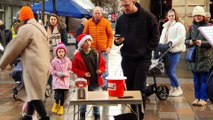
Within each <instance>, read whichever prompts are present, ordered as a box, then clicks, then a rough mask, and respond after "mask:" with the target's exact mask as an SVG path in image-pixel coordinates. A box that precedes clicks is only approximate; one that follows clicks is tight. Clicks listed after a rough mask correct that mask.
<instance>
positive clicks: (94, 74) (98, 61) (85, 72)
mask: <svg viewBox="0 0 213 120" xmlns="http://www.w3.org/2000/svg"><path fill="white" fill-rule="evenodd" d="M77 40H78V48H79V51H78V52H77V53H76V54H75V56H74V58H73V61H72V71H73V72H74V73H75V74H76V75H77V77H78V78H85V79H86V80H87V83H88V91H97V90H99V89H100V87H101V86H103V79H102V77H101V75H102V73H104V72H105V69H106V63H105V61H104V58H103V57H102V56H101V54H100V52H97V51H96V50H95V49H93V48H91V44H92V41H93V40H92V37H91V36H90V35H87V34H81V35H79V36H78V37H77ZM85 112H86V106H85V105H82V106H80V119H81V120H85ZM93 115H94V117H95V120H98V119H100V111H99V108H98V107H93Z"/></svg>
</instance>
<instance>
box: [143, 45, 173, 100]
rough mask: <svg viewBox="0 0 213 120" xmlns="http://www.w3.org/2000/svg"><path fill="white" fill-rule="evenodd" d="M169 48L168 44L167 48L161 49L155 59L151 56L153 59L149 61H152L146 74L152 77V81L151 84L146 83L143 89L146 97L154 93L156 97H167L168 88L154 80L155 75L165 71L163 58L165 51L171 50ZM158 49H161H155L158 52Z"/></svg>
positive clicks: (162, 98) (163, 98)
mask: <svg viewBox="0 0 213 120" xmlns="http://www.w3.org/2000/svg"><path fill="white" fill-rule="evenodd" d="M159 46H160V45H159ZM171 48H172V47H171V46H169V48H168V49H166V50H162V53H160V54H158V55H159V57H158V58H157V59H155V58H154V57H153V59H152V61H151V62H152V63H151V65H150V67H149V71H148V75H149V76H152V77H153V81H154V83H153V84H151V85H150V84H147V85H146V89H145V91H146V92H145V95H146V97H149V96H150V95H152V94H154V93H155V94H156V96H157V97H158V99H160V100H166V99H167V98H168V96H169V88H168V87H167V86H166V85H164V84H161V85H159V86H158V85H157V82H156V76H157V75H160V74H161V73H164V71H165V63H164V58H165V56H166V55H167V53H168V52H169V51H170V50H171ZM159 49H160V47H159ZM159 51H161V50H157V52H158V53H159Z"/></svg>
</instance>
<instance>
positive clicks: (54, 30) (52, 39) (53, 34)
mask: <svg viewBox="0 0 213 120" xmlns="http://www.w3.org/2000/svg"><path fill="white" fill-rule="evenodd" d="M47 34H48V37H49V47H50V52H51V55H52V56H51V60H52V59H53V58H54V57H55V56H56V55H55V53H54V50H55V48H56V46H57V45H58V43H60V42H62V43H64V44H65V45H67V31H66V24H64V23H63V22H61V21H60V19H59V17H58V16H57V15H56V14H54V13H53V14H51V15H50V19H49V23H48V26H47Z"/></svg>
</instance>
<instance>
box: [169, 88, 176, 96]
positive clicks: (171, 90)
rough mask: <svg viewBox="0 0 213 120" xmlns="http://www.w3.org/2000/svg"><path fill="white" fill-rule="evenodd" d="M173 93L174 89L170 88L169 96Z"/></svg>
mask: <svg viewBox="0 0 213 120" xmlns="http://www.w3.org/2000/svg"><path fill="white" fill-rule="evenodd" d="M173 92H175V87H171V88H170V90H169V96H171V94H172V93H173Z"/></svg>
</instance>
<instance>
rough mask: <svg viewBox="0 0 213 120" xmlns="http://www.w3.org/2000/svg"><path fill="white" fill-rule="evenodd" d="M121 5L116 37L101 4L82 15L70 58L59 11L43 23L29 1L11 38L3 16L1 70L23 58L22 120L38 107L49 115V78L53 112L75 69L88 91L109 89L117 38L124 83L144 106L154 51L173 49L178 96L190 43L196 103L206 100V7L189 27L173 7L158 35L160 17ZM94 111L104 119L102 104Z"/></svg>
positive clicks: (209, 54) (212, 58) (125, 0)
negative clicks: (46, 102)
mask: <svg viewBox="0 0 213 120" xmlns="http://www.w3.org/2000/svg"><path fill="white" fill-rule="evenodd" d="M120 4H121V7H122V10H123V14H122V15H121V16H120V17H119V18H118V19H117V21H116V27H115V34H116V35H117V36H115V37H114V36H113V30H112V27H111V24H110V22H109V21H108V20H107V19H105V18H104V17H103V9H102V8H101V7H99V6H96V7H95V8H94V9H93V16H92V18H90V19H86V18H83V19H82V22H81V24H80V25H79V27H78V28H77V29H76V43H77V44H76V48H77V49H78V52H76V53H75V55H74V58H73V59H72V60H71V59H70V58H69V57H68V56H69V54H70V53H71V51H70V50H69V49H67V45H68V44H67V31H66V24H64V23H63V22H61V21H60V19H59V17H58V16H57V15H56V14H51V15H50V17H49V21H48V25H47V26H45V27H44V26H42V24H39V22H37V21H36V20H35V18H34V15H33V12H32V10H31V8H30V7H29V6H24V7H22V8H21V10H20V14H19V17H18V25H16V26H15V27H14V29H15V30H16V36H15V37H13V39H12V32H9V33H7V34H8V35H5V33H4V31H3V30H4V26H3V22H2V21H1V20H0V43H1V44H0V45H1V46H2V47H3V48H4V49H2V50H1V49H0V50H1V51H2V52H3V55H2V57H1V60H0V69H1V71H2V70H4V69H5V67H6V66H7V65H8V64H12V63H13V61H15V60H16V59H17V58H18V57H21V60H22V65H23V81H24V89H22V94H21V95H20V96H19V97H20V99H22V100H24V101H25V102H26V104H25V105H27V108H26V109H27V110H26V113H25V114H24V116H23V118H22V120H32V116H33V114H34V111H36V112H37V113H38V115H39V118H40V119H41V120H49V119H50V117H49V116H48V115H47V112H46V110H45V106H44V105H43V102H42V101H43V100H44V99H45V98H44V95H45V89H46V83H48V81H49V82H50V84H51V86H52V89H53V90H54V100H55V102H54V104H53V107H52V109H51V112H52V113H54V114H58V115H63V114H64V103H65V100H66V98H67V95H68V92H69V89H70V88H69V87H70V86H69V84H70V83H69V82H70V76H71V74H73V73H74V74H75V75H76V77H77V78H84V79H86V80H87V83H88V91H100V90H104V91H105V90H107V80H106V77H107V76H108V75H109V73H108V72H109V69H108V63H109V62H110V59H109V54H110V50H111V48H112V45H113V43H114V45H116V46H120V45H122V47H121V49H120V51H121V57H122V60H121V67H122V70H123V75H124V76H126V77H127V80H126V88H127V90H139V91H141V93H142V98H143V101H141V102H142V103H143V106H144V109H145V108H146V106H145V105H146V97H147V96H146V95H145V92H146V90H145V89H146V84H147V81H146V78H147V74H148V71H149V67H150V65H151V59H152V58H153V56H152V51H156V50H159V51H157V53H158V52H163V51H165V49H170V51H169V52H168V54H167V55H166V57H165V62H166V63H165V64H166V66H165V69H166V74H167V76H168V78H169V80H170V90H169V96H171V97H178V96H180V95H182V94H183V91H182V89H181V87H180V81H179V78H178V77H177V74H176V66H177V64H178V63H179V61H180V57H181V53H183V52H185V50H186V48H191V47H194V51H195V54H194V58H193V60H192V61H187V65H188V69H189V70H190V71H192V74H193V81H194V96H195V99H194V101H193V102H192V105H196V106H205V105H207V100H208V97H207V81H208V77H209V72H210V70H211V67H212V66H213V51H212V46H211V45H210V44H209V43H208V41H207V40H206V38H205V37H204V36H203V35H202V34H201V33H200V31H199V30H198V28H199V27H200V26H210V25H211V24H210V23H209V22H208V19H207V17H206V12H205V11H204V9H203V8H202V7H200V6H196V7H195V8H194V9H193V12H192V16H193V22H192V25H191V26H190V27H189V28H186V27H185V26H184V25H183V23H182V22H181V21H180V19H179V17H178V14H177V12H176V11H175V9H171V10H169V11H168V12H167V15H166V16H167V19H168V21H167V22H165V23H164V24H163V26H162V27H163V29H162V32H161V34H160V31H159V25H158V22H157V21H156V17H155V16H154V15H153V14H152V13H150V12H147V11H146V10H145V9H144V8H142V7H141V6H140V4H139V3H137V2H136V0H121V1H120ZM187 30H188V31H187ZM11 39H12V40H11ZM154 58H155V57H154ZM41 76H42V77H41ZM131 108H132V112H136V106H135V105H131ZM140 108H141V107H140ZM140 111H141V110H140ZM85 113H86V106H85V105H82V106H80V120H85V119H86V117H85ZM93 115H94V118H95V120H100V109H99V107H97V106H94V107H93ZM139 117H140V119H143V117H144V114H143V113H142V112H140V115H139Z"/></svg>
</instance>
